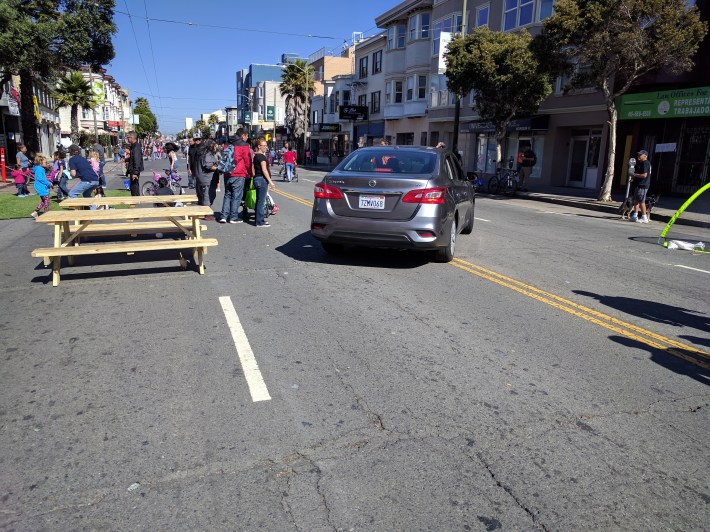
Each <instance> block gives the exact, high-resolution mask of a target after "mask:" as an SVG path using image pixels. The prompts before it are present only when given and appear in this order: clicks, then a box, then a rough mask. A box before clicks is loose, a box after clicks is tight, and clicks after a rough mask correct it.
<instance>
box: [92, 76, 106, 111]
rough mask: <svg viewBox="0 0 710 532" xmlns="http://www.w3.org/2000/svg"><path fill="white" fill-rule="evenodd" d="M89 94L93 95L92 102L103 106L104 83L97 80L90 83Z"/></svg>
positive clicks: (104, 97)
mask: <svg viewBox="0 0 710 532" xmlns="http://www.w3.org/2000/svg"><path fill="white" fill-rule="evenodd" d="M91 93H92V94H93V95H94V102H96V103H97V104H99V105H103V103H104V101H105V99H106V96H105V94H104V82H103V81H100V80H97V81H92V82H91Z"/></svg>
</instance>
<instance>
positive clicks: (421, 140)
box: [419, 131, 426, 146]
mask: <svg viewBox="0 0 710 532" xmlns="http://www.w3.org/2000/svg"><path fill="white" fill-rule="evenodd" d="M419 145H420V146H426V131H422V136H421V138H420V139H419Z"/></svg>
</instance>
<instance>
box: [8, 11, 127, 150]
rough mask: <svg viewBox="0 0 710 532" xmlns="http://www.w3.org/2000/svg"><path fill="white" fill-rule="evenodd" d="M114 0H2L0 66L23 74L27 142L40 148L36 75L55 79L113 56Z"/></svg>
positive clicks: (99, 64)
mask: <svg viewBox="0 0 710 532" xmlns="http://www.w3.org/2000/svg"><path fill="white" fill-rule="evenodd" d="M113 8H114V0H0V71H2V73H3V78H2V79H1V80H0V83H5V82H7V81H8V80H9V79H10V76H11V75H13V74H16V75H19V76H20V106H21V122H22V130H23V136H24V141H25V144H26V145H27V147H28V148H30V149H33V150H39V136H38V131H37V127H38V124H37V119H36V117H35V114H34V104H33V100H32V96H33V94H34V84H35V81H36V80H39V79H41V80H44V81H45V82H52V81H53V80H54V79H55V78H56V77H57V76H58V75H60V74H61V73H62V71H63V70H65V69H77V68H79V67H80V66H82V65H89V66H91V67H93V68H95V69H98V68H100V67H101V66H102V65H105V64H106V63H108V62H109V61H111V59H113V57H114V49H113V44H112V42H111V37H112V35H113V34H114V33H115V32H116V26H115V25H114V23H113Z"/></svg>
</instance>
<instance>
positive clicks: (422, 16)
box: [375, 0, 435, 146]
mask: <svg viewBox="0 0 710 532" xmlns="http://www.w3.org/2000/svg"><path fill="white" fill-rule="evenodd" d="M434 3H435V2H434V0H405V1H404V2H401V3H400V4H398V5H396V6H395V7H393V8H392V9H390V10H388V11H386V12H385V13H383V14H382V15H380V16H379V17H377V18H376V19H375V23H376V25H377V27H378V28H382V29H383V30H385V32H386V43H385V49H384V57H383V68H384V81H385V90H384V102H383V111H384V120H385V128H384V129H385V130H384V136H385V138H386V139H387V140H389V141H390V142H392V143H394V144H410V145H423V146H427V145H429V144H430V137H429V123H428V120H427V110H428V100H429V90H428V89H429V81H430V79H431V57H432V36H433V33H432V8H433V4H434Z"/></svg>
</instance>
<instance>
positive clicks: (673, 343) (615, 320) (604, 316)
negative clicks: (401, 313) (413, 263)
mask: <svg viewBox="0 0 710 532" xmlns="http://www.w3.org/2000/svg"><path fill="white" fill-rule="evenodd" d="M454 260H455V261H456V262H460V263H462V264H465V265H467V266H469V267H471V268H475V269H476V270H480V271H482V272H485V273H487V274H488V275H492V276H494V277H497V278H500V279H504V280H506V281H508V282H510V283H514V284H516V285H519V286H523V287H525V288H527V289H528V290H530V291H532V292H535V293H538V294H542V295H543V296H545V297H549V298H551V299H554V300H557V301H560V302H562V303H564V304H565V305H569V306H571V307H574V308H576V309H579V310H581V311H583V312H586V313H588V314H591V315H593V316H597V317H599V318H602V319H604V320H608V321H610V322H612V323H615V324H617V325H621V326H622V327H626V328H627V329H631V330H632V331H636V332H638V333H641V334H645V335H646V336H649V337H651V338H654V339H656V340H659V341H661V342H665V343H667V344H668V345H671V346H674V347H678V348H680V349H685V350H686V351H691V352H693V353H697V354H698V355H700V356H703V357H710V354H709V353H706V352H704V351H701V350H699V349H696V348H695V347H693V346H690V345H687V344H684V343H682V342H679V341H677V340H673V339H672V338H668V337H666V336H662V335H660V334H657V333H654V332H652V331H649V330H648V329H644V328H643V327H639V326H637V325H633V324H632V323H628V322H625V321H622V320H620V319H618V318H614V317H613V316H609V315H608V314H604V313H602V312H599V311H597V310H594V309H591V308H589V307H585V306H584V305H580V304H578V303H575V302H574V301H570V300H568V299H565V298H563V297H560V296H558V295H555V294H551V293H549V292H545V291H544V290H540V289H539V288H536V287H534V286H530V285H527V284H525V283H523V282H521V281H517V280H516V279H512V278H510V277H507V276H505V275H502V274H500V273H497V272H494V271H492V270H488V269H486V268H484V267H482V266H478V265H477V264H473V263H471V262H468V261H465V260H463V259H454Z"/></svg>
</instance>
